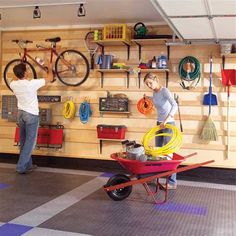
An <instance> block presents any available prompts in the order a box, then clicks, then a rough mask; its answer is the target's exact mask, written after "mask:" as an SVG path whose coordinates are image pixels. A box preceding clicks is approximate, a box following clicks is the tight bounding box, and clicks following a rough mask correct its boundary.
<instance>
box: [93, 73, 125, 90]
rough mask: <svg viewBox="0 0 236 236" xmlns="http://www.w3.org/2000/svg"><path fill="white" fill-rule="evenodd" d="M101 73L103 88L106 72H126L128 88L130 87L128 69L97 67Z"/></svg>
mask: <svg viewBox="0 0 236 236" xmlns="http://www.w3.org/2000/svg"><path fill="white" fill-rule="evenodd" d="M97 71H98V72H100V73H101V88H103V81H104V73H126V75H127V88H129V70H127V69H97Z"/></svg>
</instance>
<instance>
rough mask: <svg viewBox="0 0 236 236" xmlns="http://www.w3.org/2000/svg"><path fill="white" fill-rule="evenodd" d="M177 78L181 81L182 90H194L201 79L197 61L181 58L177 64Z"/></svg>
mask: <svg viewBox="0 0 236 236" xmlns="http://www.w3.org/2000/svg"><path fill="white" fill-rule="evenodd" d="M179 76H180V79H181V83H180V85H181V87H182V88H183V89H187V90H190V89H192V88H196V86H197V84H198V83H199V81H200V77H201V69H200V62H199V61H198V59H196V58H195V57H192V56H187V57H185V58H183V59H182V60H181V61H180V63H179ZM186 83H187V84H186Z"/></svg>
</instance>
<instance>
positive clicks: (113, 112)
mask: <svg viewBox="0 0 236 236" xmlns="http://www.w3.org/2000/svg"><path fill="white" fill-rule="evenodd" d="M99 112H100V114H101V116H103V114H105V113H107V114H126V115H127V118H129V114H130V112H129V111H99Z"/></svg>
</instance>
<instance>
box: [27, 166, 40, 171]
mask: <svg viewBox="0 0 236 236" xmlns="http://www.w3.org/2000/svg"><path fill="white" fill-rule="evenodd" d="M37 168H38V166H37V165H32V166H31V167H30V168H29V169H28V170H35V169H37Z"/></svg>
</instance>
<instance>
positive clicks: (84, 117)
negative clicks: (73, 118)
mask: <svg viewBox="0 0 236 236" xmlns="http://www.w3.org/2000/svg"><path fill="white" fill-rule="evenodd" d="M91 115H92V110H91V107H90V103H89V102H82V103H81V105H80V108H79V117H80V121H81V122H82V123H83V124H85V123H87V122H88V120H89V117H90V116H91Z"/></svg>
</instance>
